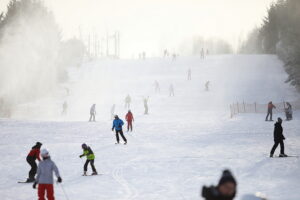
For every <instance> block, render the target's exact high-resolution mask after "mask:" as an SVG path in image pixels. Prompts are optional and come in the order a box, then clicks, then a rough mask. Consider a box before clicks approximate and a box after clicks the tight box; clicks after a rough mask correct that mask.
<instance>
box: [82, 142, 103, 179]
mask: <svg viewBox="0 0 300 200" xmlns="http://www.w3.org/2000/svg"><path fill="white" fill-rule="evenodd" d="M81 147H82V149H83V154H81V155H80V156H79V157H80V158H82V157H83V156H86V161H85V163H84V166H83V176H87V174H86V172H87V167H88V164H89V163H90V164H91V167H92V170H93V173H92V175H97V174H98V173H97V170H96V168H95V166H94V161H95V154H94V152H93V151H92V149H91V148H90V147H89V146H87V145H86V144H85V143H83V144H82V145H81Z"/></svg>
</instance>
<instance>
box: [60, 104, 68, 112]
mask: <svg viewBox="0 0 300 200" xmlns="http://www.w3.org/2000/svg"><path fill="white" fill-rule="evenodd" d="M62 107H63V110H62V112H61V114H62V115H65V114H67V109H68V104H67V102H66V101H65V102H64V103H63V105H62Z"/></svg>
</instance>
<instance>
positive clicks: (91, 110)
mask: <svg viewBox="0 0 300 200" xmlns="http://www.w3.org/2000/svg"><path fill="white" fill-rule="evenodd" d="M90 115H91V116H90V119H89V122H91V121H92V120H93V121H96V119H95V116H96V104H93V105H92V107H91V109H90Z"/></svg>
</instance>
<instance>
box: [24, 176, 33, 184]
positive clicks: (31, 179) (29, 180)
mask: <svg viewBox="0 0 300 200" xmlns="http://www.w3.org/2000/svg"><path fill="white" fill-rule="evenodd" d="M34 181H35V178H34V177H30V178H28V179H27V180H26V182H27V183H33V182H34Z"/></svg>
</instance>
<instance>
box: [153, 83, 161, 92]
mask: <svg viewBox="0 0 300 200" xmlns="http://www.w3.org/2000/svg"><path fill="white" fill-rule="evenodd" d="M154 87H155V92H156V93H160V87H159V83H158V81H155V82H154Z"/></svg>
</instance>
